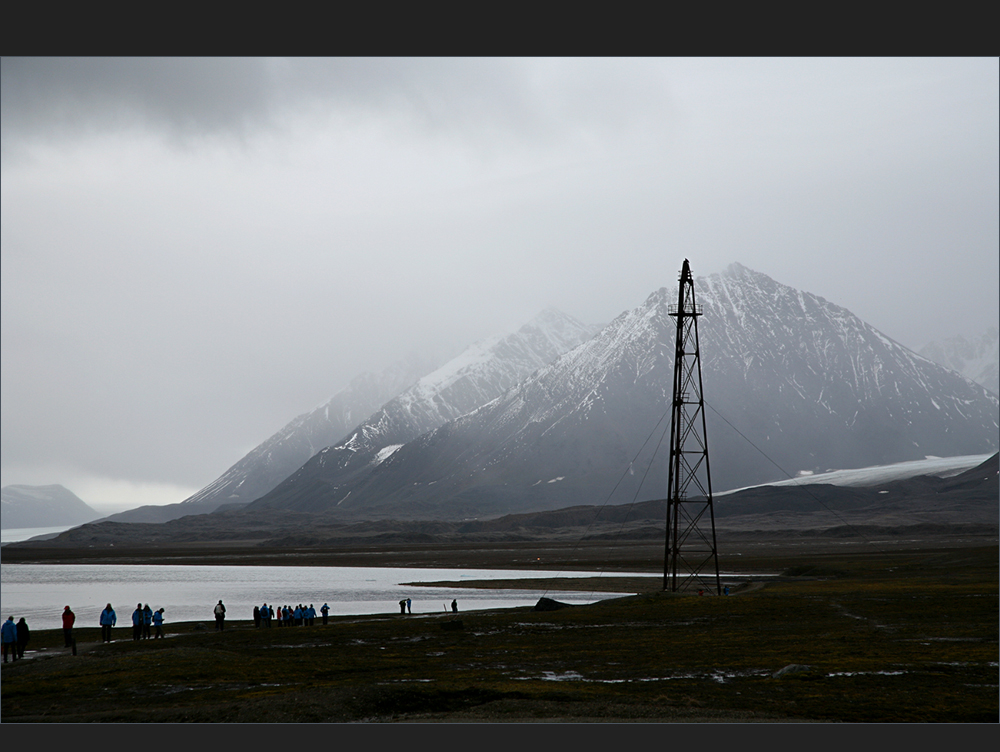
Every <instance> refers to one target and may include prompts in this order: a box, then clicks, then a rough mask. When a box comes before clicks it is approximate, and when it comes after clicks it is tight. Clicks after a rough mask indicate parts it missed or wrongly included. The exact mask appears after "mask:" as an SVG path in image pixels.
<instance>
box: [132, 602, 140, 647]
mask: <svg viewBox="0 0 1000 752" xmlns="http://www.w3.org/2000/svg"><path fill="white" fill-rule="evenodd" d="M141 638H142V604H141V603H137V604H135V611H133V612H132V640H133V641H135V640H139V639H141Z"/></svg>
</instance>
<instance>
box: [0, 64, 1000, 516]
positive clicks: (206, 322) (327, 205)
mask: <svg viewBox="0 0 1000 752" xmlns="http://www.w3.org/2000/svg"><path fill="white" fill-rule="evenodd" d="M998 70H1000V66H998V61H997V59H995V58H993V59H902V60H899V59H875V60H865V59H833V60H824V59H805V60H802V59H777V60H767V59H752V60H739V59H725V60H713V59H693V60H687V59H665V60H664V59H638V60H629V59H594V60H588V59H568V60H564V59H543V60H534V59H511V60H507V59H472V60H466V59H418V60H407V59H363V60H356V59H333V60H313V59H292V60H277V59H209V60H200V59H165V60H164V59H138V60H136V59H111V60H103V59H95V58H89V59H84V60H74V59H66V58H59V59H10V58H4V59H3V60H2V64H0V71H2V107H0V116H2V130H0V140H2V191H0V198H2V237H0V243H2V245H0V250H2V270H0V271H2V275H0V280H2V382H3V383H2V476H3V477H2V485H9V484H31V485H43V484H50V483H60V484H62V485H64V486H66V487H67V488H69V489H70V490H72V491H73V492H74V493H76V494H77V495H78V496H80V497H81V498H83V499H84V501H86V502H88V503H89V504H91V505H92V506H95V507H98V508H103V509H110V508H112V507H114V508H128V507H134V506H139V505H141V504H162V503H173V502H177V501H182V500H183V499H184V498H185V497H186V496H188V495H189V494H191V493H193V492H194V491H196V490H198V489H199V488H201V487H203V486H205V485H207V484H208V483H210V482H211V481H213V480H214V479H215V478H217V477H218V476H219V475H221V474H222V473H223V472H224V471H225V470H226V469H227V468H228V467H229V466H230V465H232V464H233V463H235V462H236V461H237V460H239V459H240V458H241V457H242V456H243V455H244V454H245V453H246V452H248V451H249V450H250V449H252V448H253V447H254V446H256V445H257V444H259V443H260V442H261V441H263V440H265V439H266V438H268V437H269V436H270V435H271V434H273V433H274V432H275V431H277V430H278V429H280V428H281V427H282V426H284V425H285V424H286V423H287V422H288V421H290V420H291V419H292V418H294V417H295V416H297V415H299V414H301V413H303V412H306V411H308V410H311V409H313V408H314V407H316V406H318V405H319V404H321V403H323V402H325V401H326V400H327V399H328V398H329V397H331V396H332V395H333V394H334V393H335V392H337V391H338V390H339V389H341V388H342V387H344V386H345V385H346V384H347V382H348V381H349V380H350V379H351V378H352V377H353V376H355V375H357V374H358V373H360V372H362V371H365V370H380V369H382V368H384V367H385V366H387V365H389V364H390V363H392V362H393V361H395V360H397V359H399V358H401V357H403V356H404V355H406V354H407V353H408V352H411V351H417V352H424V353H428V354H431V355H433V356H434V357H437V358H439V359H440V360H442V361H443V360H444V359H446V358H447V357H449V356H451V355H454V354H457V353H458V352H459V351H460V350H461V349H463V348H464V347H465V346H466V345H468V344H470V343H471V342H473V341H475V340H478V339H481V338H483V337H485V336H489V335H491V334H495V333H499V332H505V331H509V330H512V329H514V328H516V327H517V326H519V325H520V324H522V323H523V322H525V321H527V320H528V319H530V318H531V317H532V316H534V315H535V314H537V313H538V312H539V311H541V310H542V309H544V308H546V307H549V306H554V307H556V308H559V309H560V310H562V311H564V312H566V313H568V314H571V315H573V316H576V317H577V318H579V319H581V320H583V321H585V322H587V323H601V322H607V321H610V320H611V319H612V318H614V317H615V316H617V315H618V314H619V313H621V312H622V311H623V310H626V309H629V308H633V307H635V306H637V305H639V304H641V303H642V302H643V300H644V299H645V298H646V296H647V295H648V294H649V293H650V292H652V291H653V290H655V289H656V288H658V287H662V286H665V285H672V284H674V283H675V282H676V278H677V273H678V270H679V268H680V264H681V262H682V261H683V259H684V258H685V257H686V258H689V259H690V261H691V265H692V268H693V270H694V272H695V275H696V276H699V275H706V274H710V273H714V272H719V271H722V270H723V269H725V267H726V266H727V265H728V264H730V263H731V262H733V261H738V262H740V263H742V264H744V265H745V266H748V267H750V268H752V269H756V270H757V271H760V272H764V273H765V274H768V275H769V276H771V277H773V278H774V279H775V280H777V281H779V282H782V283H784V284H788V285H792V286H793V287H797V288H799V289H802V290H806V291H808V292H812V293H815V294H817V295H821V296H823V297H825V298H827V299H828V300H830V301H832V302H834V303H837V304H839V305H842V306H845V307H846V308H848V309H850V310H851V311H853V312H854V313H855V314H857V315H858V316H860V317H861V318H863V319H864V320H866V321H867V322H868V323H870V324H872V325H873V326H875V327H876V328H877V329H879V330H880V331H882V332H883V333H885V334H886V335H888V336H889V337H892V338H893V339H895V340H897V341H899V342H901V343H902V344H904V345H906V346H907V347H910V348H912V349H914V350H917V349H919V348H920V347H922V346H923V345H924V344H926V343H927V342H929V341H931V340H934V339H940V338H943V337H947V336H952V335H955V334H962V335H965V336H968V337H971V336H975V335H978V334H980V333H982V332H983V331H984V330H985V329H986V328H987V327H988V326H991V325H992V326H995V325H996V324H997V321H998V315H1000V314H998V298H1000V293H998V277H1000V270H998V256H1000V250H998V248H1000V236H998V205H1000V190H998V182H1000V179H998V164H1000V147H998V143H1000V125H998V124H1000V115H998V99H1000V95H998V91H1000V75H998Z"/></svg>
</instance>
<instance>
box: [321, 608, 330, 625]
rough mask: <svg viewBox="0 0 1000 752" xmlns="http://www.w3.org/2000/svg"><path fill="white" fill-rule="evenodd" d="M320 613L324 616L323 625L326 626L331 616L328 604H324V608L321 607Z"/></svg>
mask: <svg viewBox="0 0 1000 752" xmlns="http://www.w3.org/2000/svg"><path fill="white" fill-rule="evenodd" d="M319 612H320V613H321V614H323V623H324V624H326V622H327V619H328V618H329V616H330V607H329V606H328V605H327V604H326V603H324V604H323V605H322V606H320V609H319Z"/></svg>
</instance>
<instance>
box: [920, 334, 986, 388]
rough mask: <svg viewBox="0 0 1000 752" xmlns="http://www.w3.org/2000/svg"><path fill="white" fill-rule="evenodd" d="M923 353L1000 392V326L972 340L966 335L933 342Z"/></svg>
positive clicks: (923, 349)
mask: <svg viewBox="0 0 1000 752" xmlns="http://www.w3.org/2000/svg"><path fill="white" fill-rule="evenodd" d="M920 354H921V355H923V356H924V357H925V358H929V359H930V360H933V361H934V362H935V363H940V364H941V365H943V366H945V367H947V368H950V369H951V370H953V371H958V372H959V373H960V374H962V375H963V376H965V377H966V378H969V379H972V380H973V381H975V382H976V383H977V384H980V385H982V386H985V387H986V388H987V389H989V390H990V391H991V392H993V393H994V394H1000V330H998V329H997V327H995V326H991V327H989V328H988V329H987V330H986V331H985V332H983V334H982V335H980V336H979V337H976V338H973V340H972V341H971V342H970V341H969V340H967V339H966V338H965V337H962V336H955V337H949V338H948V339H945V340H941V341H939V342H930V343H928V344H926V345H924V346H923V347H922V348H921V349H920Z"/></svg>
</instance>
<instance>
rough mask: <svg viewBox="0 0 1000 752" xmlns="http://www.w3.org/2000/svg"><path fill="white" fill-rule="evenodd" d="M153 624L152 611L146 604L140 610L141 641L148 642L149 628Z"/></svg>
mask: <svg viewBox="0 0 1000 752" xmlns="http://www.w3.org/2000/svg"><path fill="white" fill-rule="evenodd" d="M152 623H153V609H151V608H150V607H149V604H148V603H147V604H146V605H145V606H143V608H142V639H144V640H148V639H149V638H150V634H149V626H150V625H151V624H152Z"/></svg>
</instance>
